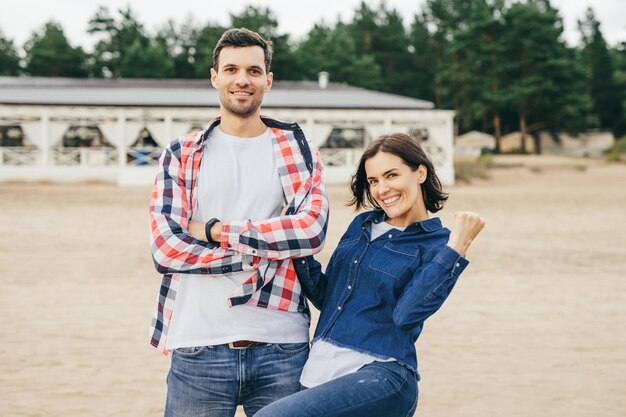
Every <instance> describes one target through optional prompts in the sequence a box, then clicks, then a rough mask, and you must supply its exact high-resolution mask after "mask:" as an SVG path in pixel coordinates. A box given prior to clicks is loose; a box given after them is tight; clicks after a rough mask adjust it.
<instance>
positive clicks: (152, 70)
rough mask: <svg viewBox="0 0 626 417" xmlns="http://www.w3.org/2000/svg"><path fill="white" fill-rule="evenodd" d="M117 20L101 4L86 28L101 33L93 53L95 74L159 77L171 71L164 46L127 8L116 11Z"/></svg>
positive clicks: (170, 64)
mask: <svg viewBox="0 0 626 417" xmlns="http://www.w3.org/2000/svg"><path fill="white" fill-rule="evenodd" d="M118 13H119V19H116V18H114V17H112V16H111V14H110V12H109V10H108V9H107V8H106V7H100V8H99V9H98V11H97V12H96V14H95V16H94V17H93V18H92V19H91V20H90V21H89V27H88V29H87V31H88V32H89V33H91V34H94V35H99V36H101V39H100V40H99V41H98V42H97V43H96V46H95V52H94V73H95V75H96V76H106V75H110V76H111V77H114V78H117V77H128V78H133V77H162V76H167V75H168V74H170V75H171V74H172V73H173V71H172V68H173V62H168V61H172V59H171V58H170V57H169V55H168V54H167V50H166V48H164V46H163V45H162V44H161V43H159V42H158V41H155V40H153V39H151V38H150V37H149V36H148V35H147V34H146V32H145V30H144V28H143V25H142V24H141V23H140V22H139V21H138V20H137V18H136V17H135V14H134V12H133V11H132V9H131V8H130V7H127V8H126V9H120V10H118Z"/></svg>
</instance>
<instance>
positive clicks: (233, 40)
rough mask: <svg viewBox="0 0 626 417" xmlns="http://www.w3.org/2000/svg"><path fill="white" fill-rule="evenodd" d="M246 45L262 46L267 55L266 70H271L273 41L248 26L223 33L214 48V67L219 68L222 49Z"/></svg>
mask: <svg viewBox="0 0 626 417" xmlns="http://www.w3.org/2000/svg"><path fill="white" fill-rule="evenodd" d="M245 46H260V47H261V49H263V53H264V55H265V72H270V66H271V65H272V41H268V40H266V39H263V37H262V36H261V35H259V34H258V33H256V32H254V31H251V30H249V29H246V28H238V29H230V30H227V31H226V32H224V33H223V34H222V37H221V38H220V40H219V41H217V45H215V49H214V50H213V68H214V69H215V70H216V71H217V70H218V62H217V61H218V59H219V56H220V52H222V49H224V48H226V47H235V48H243V47H245Z"/></svg>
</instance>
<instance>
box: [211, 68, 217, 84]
mask: <svg viewBox="0 0 626 417" xmlns="http://www.w3.org/2000/svg"><path fill="white" fill-rule="evenodd" d="M216 81H217V71H215V68H211V85H212V86H213V88H217V86H216V85H215V82H216Z"/></svg>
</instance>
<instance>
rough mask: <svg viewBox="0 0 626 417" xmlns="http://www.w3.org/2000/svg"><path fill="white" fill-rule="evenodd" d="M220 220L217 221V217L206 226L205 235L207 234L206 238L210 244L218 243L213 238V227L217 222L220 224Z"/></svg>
mask: <svg viewBox="0 0 626 417" xmlns="http://www.w3.org/2000/svg"><path fill="white" fill-rule="evenodd" d="M219 221H220V219H216V218H215V217H213V218H212V219H211V220H209V221H208V222H206V224H205V225H204V233H205V234H206V238H207V240H208V241H209V243H217V242H216V241H214V240H213V238H212V237H211V228H212V227H213V225H214V224H215V223H217V222H219Z"/></svg>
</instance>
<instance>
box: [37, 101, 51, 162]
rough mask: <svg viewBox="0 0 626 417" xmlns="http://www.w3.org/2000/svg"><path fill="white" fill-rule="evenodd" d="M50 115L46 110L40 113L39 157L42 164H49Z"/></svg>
mask: <svg viewBox="0 0 626 417" xmlns="http://www.w3.org/2000/svg"><path fill="white" fill-rule="evenodd" d="M50 142H51V140H50V116H49V115H48V111H47V110H43V111H42V113H41V159H40V162H39V163H40V164H41V165H43V166H48V165H50Z"/></svg>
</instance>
